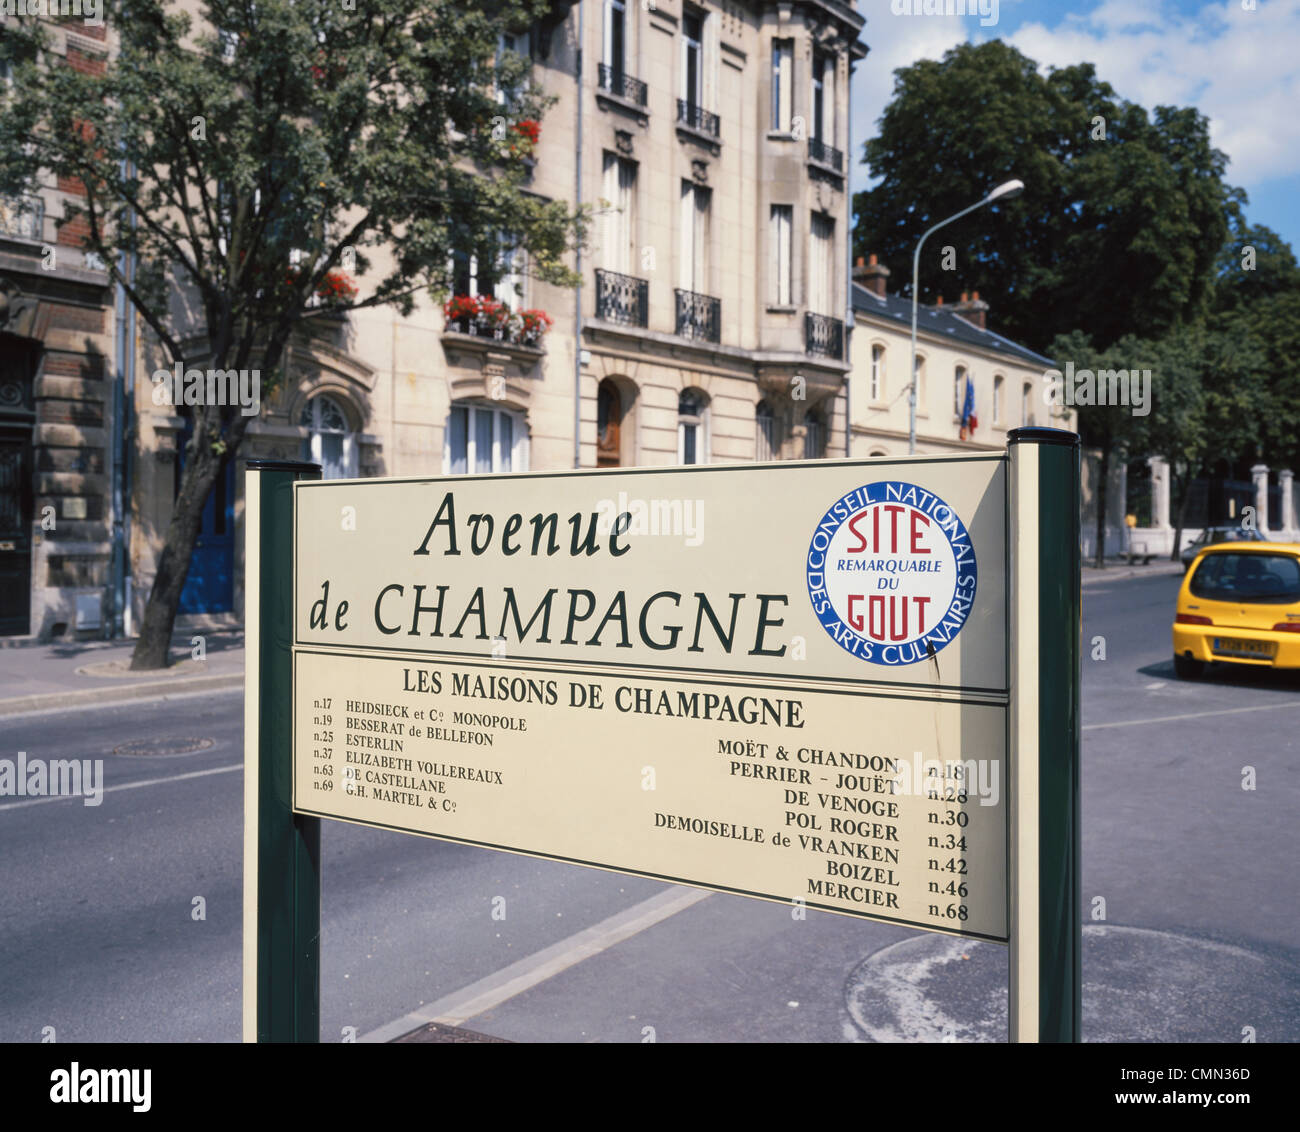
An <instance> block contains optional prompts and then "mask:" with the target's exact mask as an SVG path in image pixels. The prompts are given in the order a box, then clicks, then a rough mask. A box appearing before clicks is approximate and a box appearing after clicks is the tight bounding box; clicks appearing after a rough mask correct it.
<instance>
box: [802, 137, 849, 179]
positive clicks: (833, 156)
mask: <svg viewBox="0 0 1300 1132" xmlns="http://www.w3.org/2000/svg"><path fill="white" fill-rule="evenodd" d="M808 160H809V161H816V162H817V163H818V164H819V165H829V166H830V167H831V168H832V169H834V170H835V172H837V173H842V172H843V171H844V154H843V153H841V152H840V151H839V150H838V149H836V148H835V147H834V146H833V145H827V144H826V143H825V142H824V141H822V140H821V139H820V138H809V139H808Z"/></svg>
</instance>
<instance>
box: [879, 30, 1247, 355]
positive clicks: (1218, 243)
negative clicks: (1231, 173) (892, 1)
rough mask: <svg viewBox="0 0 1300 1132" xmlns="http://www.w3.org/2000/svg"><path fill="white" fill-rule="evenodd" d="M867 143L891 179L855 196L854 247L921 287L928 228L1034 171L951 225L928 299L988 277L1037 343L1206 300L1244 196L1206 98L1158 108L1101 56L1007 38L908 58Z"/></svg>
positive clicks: (1106, 329) (1202, 307) (934, 260)
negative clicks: (1055, 53)
mask: <svg viewBox="0 0 1300 1132" xmlns="http://www.w3.org/2000/svg"><path fill="white" fill-rule="evenodd" d="M864 158H865V162H866V164H867V165H868V166H869V168H870V171H871V174H872V175H873V177H876V178H879V180H878V182H877V183H876V184H875V185H874V187H872V188H870V189H867V190H865V191H863V192H860V193H858V194H857V196H856V197H855V200H854V208H855V210H856V213H857V222H856V228H855V231H854V246H855V254H857V255H867V254H869V253H872V252H875V253H877V254H879V256H880V258H881V261H882V262H884V263H885V264H887V265H888V266H890V267H891V268H892V269H893V271H894V274H895V278H904V279H905V280H907V285H906V290H907V291H908V293H909V294H910V279H911V272H910V265H911V257H912V252H913V250H914V248H915V246H916V242H917V240H918V239H919V238H920V236H921V234H922V233H923V232H924V231H925V229H927V228H928V227H930V226H931V225H933V224H935V223H936V222H938V221H939V220H942V219H944V218H945V217H948V216H951V215H952V214H953V213H956V212H959V211H960V210H961V209H963V208H965V207H967V206H968V205H970V204H973V203H974V202H976V201H978V200H979V199H980V198H981V197H983V196H984V195H985V194H987V193H988V191H989V190H990V189H992V188H993V187H994V186H996V185H998V184H1000V183H1002V182H1003V181H1007V180H1010V179H1011V178H1013V177H1015V178H1019V179H1020V180H1022V181H1024V183H1025V190H1024V193H1023V194H1022V195H1021V196H1019V197H1018V198H1015V199H1012V200H1009V201H1003V202H1000V203H999V204H997V205H995V206H991V207H989V208H985V209H981V210H980V211H978V212H976V213H973V214H972V215H971V216H969V217H967V218H966V219H964V220H962V221H959V222H958V223H957V224H956V225H954V226H953V227H952V228H949V229H945V237H944V239H943V240H942V241H940V246H939V247H937V248H935V249H932V250H930V251H929V252H927V260H926V264H925V270H924V271H923V272H922V275H921V295H920V298H921V301H922V302H927V303H932V302H934V299H935V297H936V296H937V295H940V294H944V293H946V294H947V295H948V296H949V297H951V296H952V295H953V294H954V293H957V292H960V291H971V290H980V291H982V292H983V293H984V294H985V295H986V296H988V297H990V298H992V299H993V300H994V302H995V303H996V308H995V315H996V325H997V329H998V330H999V332H1001V333H1004V334H1007V335H1008V336H1010V337H1012V338H1015V339H1017V340H1018V341H1022V342H1025V343H1027V344H1029V345H1031V346H1033V347H1034V348H1035V349H1038V350H1040V351H1043V350H1046V349H1047V347H1048V346H1049V345H1050V343H1051V342H1052V341H1053V339H1055V338H1056V337H1057V336H1058V335H1060V334H1068V333H1070V332H1071V331H1072V330H1075V329H1082V330H1084V331H1085V332H1086V333H1087V334H1088V336H1089V337H1090V338H1091V340H1092V341H1093V343H1095V344H1096V346H1097V347H1098V348H1101V349H1104V348H1105V347H1107V346H1109V345H1111V344H1112V343H1114V342H1116V341H1118V340H1119V339H1121V338H1123V337H1124V336H1125V335H1127V334H1135V335H1138V336H1141V337H1144V338H1155V337H1158V336H1159V335H1161V334H1163V333H1164V332H1165V331H1166V330H1168V329H1169V328H1170V327H1172V326H1174V325H1177V324H1179V323H1180V322H1186V321H1190V320H1193V319H1195V318H1196V317H1198V316H1199V315H1201V314H1203V313H1205V311H1206V310H1207V309H1208V303H1209V300H1210V294H1211V291H1212V286H1213V279H1214V271H1213V268H1214V264H1215V260H1216V257H1217V256H1218V255H1219V253H1220V249H1221V248H1222V246H1223V244H1224V242H1225V240H1226V239H1227V237H1228V235H1229V222H1230V220H1231V219H1232V218H1233V217H1234V216H1236V215H1237V213H1238V212H1239V208H1240V206H1239V199H1240V195H1241V194H1240V193H1238V192H1237V191H1236V190H1234V189H1232V188H1230V187H1229V186H1228V185H1226V184H1225V183H1224V180H1223V176H1224V171H1225V168H1226V163H1227V158H1226V157H1225V155H1224V154H1223V153H1221V152H1220V151H1218V150H1216V149H1215V148H1213V146H1211V145H1210V141H1209V124H1208V121H1207V120H1206V119H1205V117H1204V116H1202V115H1201V114H1199V113H1198V112H1197V111H1196V110H1194V109H1191V108H1176V107H1167V106H1161V107H1157V108H1156V110H1155V111H1154V113H1151V114H1149V113H1148V112H1147V111H1146V110H1145V109H1143V108H1142V107H1141V106H1138V105H1136V104H1134V103H1132V102H1128V101H1125V100H1123V99H1121V98H1119V97H1118V96H1117V95H1116V93H1115V91H1114V90H1113V89H1112V88H1111V86H1110V85H1109V84H1107V83H1104V82H1102V81H1100V80H1099V79H1098V78H1097V75H1096V72H1095V68H1094V67H1093V65H1092V64H1090V63H1081V64H1077V65H1075V66H1071V67H1065V68H1060V69H1053V70H1051V71H1049V72H1048V73H1047V74H1046V75H1043V74H1041V73H1040V72H1039V69H1038V66H1037V64H1035V62H1034V61H1033V60H1032V59H1029V58H1027V57H1026V56H1024V55H1023V54H1021V53H1020V52H1019V51H1017V50H1016V49H1015V48H1013V47H1011V46H1009V45H1008V44H1006V43H1004V42H1002V41H1000V40H991V41H989V42H987V43H982V44H978V45H976V44H961V45H959V46H957V47H954V48H953V49H952V50H950V51H949V52H948V53H947V54H946V55H944V57H943V59H942V60H939V61H935V60H929V59H923V60H920V61H919V62H917V63H914V64H912V65H911V66H908V67H903V68H900V69H899V70H898V71H897V72H896V73H895V83H894V95H893V99H892V100H891V101H890V103H889V105H888V106H887V107H886V108H885V111H884V113H883V114H882V116H881V118H880V120H879V124H878V132H877V134H876V136H875V137H873V138H872V139H871V140H870V141H868V142H867V144H866V147H865V153H864ZM944 245H951V246H952V247H953V248H954V250H955V252H956V255H955V257H951V258H953V259H955V263H954V265H953V269H952V270H948V271H945V270H943V267H944V260H945V256H944V253H943V246H944Z"/></svg>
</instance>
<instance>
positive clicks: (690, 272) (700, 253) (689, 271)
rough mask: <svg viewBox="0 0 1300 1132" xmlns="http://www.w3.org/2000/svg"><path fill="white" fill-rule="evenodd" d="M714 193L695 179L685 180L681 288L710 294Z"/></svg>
mask: <svg viewBox="0 0 1300 1132" xmlns="http://www.w3.org/2000/svg"><path fill="white" fill-rule="evenodd" d="M712 203H713V193H712V192H711V191H710V190H709V189H707V188H705V186H703V185H697V184H695V182H694V181H683V182H682V208H681V241H682V245H681V261H682V262H681V281H682V282H681V287H682V290H683V291H694V292H697V293H698V294H701V295H703V294H707V293H708V289H709V213H710V209H711V207H712Z"/></svg>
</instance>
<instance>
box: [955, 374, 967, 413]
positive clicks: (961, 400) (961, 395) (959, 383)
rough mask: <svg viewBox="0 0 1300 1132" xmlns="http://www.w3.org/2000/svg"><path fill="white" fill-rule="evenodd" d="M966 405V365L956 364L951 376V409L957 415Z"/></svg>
mask: <svg viewBox="0 0 1300 1132" xmlns="http://www.w3.org/2000/svg"><path fill="white" fill-rule="evenodd" d="M965 406H966V367H965V366H958V367H957V368H956V370H954V371H953V376H952V410H953V412H954V413H956V414H957V416H958V417H960V416H961V414H962V409H964V408H965Z"/></svg>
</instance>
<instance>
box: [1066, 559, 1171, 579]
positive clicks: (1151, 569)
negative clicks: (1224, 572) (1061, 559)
mask: <svg viewBox="0 0 1300 1132" xmlns="http://www.w3.org/2000/svg"><path fill="white" fill-rule="evenodd" d="M1182 572H1183V564H1182V563H1181V562H1170V561H1169V559H1168V558H1163V557H1161V558H1155V559H1152V561H1151V562H1150V563H1148V564H1147V565H1146V566H1136V565H1134V566H1130V565H1129V562H1128V559H1127V558H1126V557H1123V556H1121V557H1116V558H1111V559H1108V560H1107V562H1106V568H1105V569H1104V570H1098V569H1097V567H1095V566H1092V565H1089V563H1088V562H1084V564H1083V584H1084V585H1085V586H1088V585H1095V584H1096V583H1098V582H1118V581H1120V580H1122V579H1124V578H1158V577H1162V576H1172V575H1175V574H1181V573H1182Z"/></svg>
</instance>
